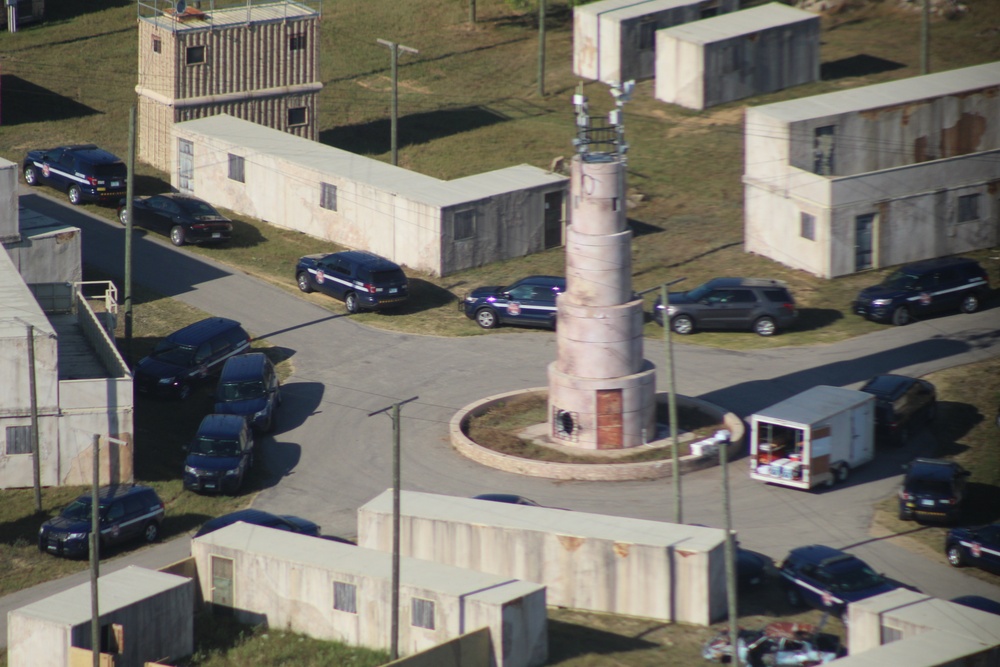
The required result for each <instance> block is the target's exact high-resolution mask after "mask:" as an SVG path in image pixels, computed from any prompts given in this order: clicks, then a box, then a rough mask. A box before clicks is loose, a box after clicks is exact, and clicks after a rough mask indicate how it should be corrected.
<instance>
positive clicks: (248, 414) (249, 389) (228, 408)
mask: <svg viewBox="0 0 1000 667" xmlns="http://www.w3.org/2000/svg"><path fill="white" fill-rule="evenodd" d="M279 405H281V386H280V383H279V382H278V374H277V372H275V370H274V364H272V363H271V360H270V359H268V358H267V355H265V354H264V353H263V352H249V353H247V354H240V355H237V356H235V357H229V359H227V360H226V365H225V366H223V367H222V373H220V374H219V384H218V386H217V387H216V388H215V412H216V413H217V414H230V415H242V416H243V417H244V418H245V419H246V420H247V421H249V422H250V425H251V426H253V428H255V429H256V430H258V431H272V430H274V426H275V423H276V422H275V415H274V412H275V410H277V408H278V406H279Z"/></svg>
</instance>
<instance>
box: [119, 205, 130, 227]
mask: <svg viewBox="0 0 1000 667" xmlns="http://www.w3.org/2000/svg"><path fill="white" fill-rule="evenodd" d="M118 222H120V223H122V224H123V225H127V224H128V209H127V208H125V207H124V206H123V207H122V209H121V210H120V211H118Z"/></svg>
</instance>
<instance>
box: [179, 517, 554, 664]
mask: <svg viewBox="0 0 1000 667" xmlns="http://www.w3.org/2000/svg"><path fill="white" fill-rule="evenodd" d="M191 555H192V556H193V557H194V559H195V561H196V563H197V565H198V581H199V584H200V586H201V591H202V594H203V595H204V598H205V601H206V602H210V603H212V604H213V605H217V606H221V607H227V608H231V609H233V612H234V613H235V614H236V617H237V618H239V619H240V620H242V621H244V622H248V623H260V622H263V621H266V622H267V623H268V624H269V625H270V626H272V627H276V628H290V629H292V630H294V631H295V632H301V633H304V634H307V635H309V636H312V637H317V638H320V639H331V640H337V641H342V642H346V643H348V644H354V645H360V646H368V647H371V648H388V647H389V646H390V630H391V609H392V605H391V600H392V585H391V584H392V555H391V554H390V553H385V552H383V551H375V550H371V549H365V548H361V547H357V546H354V545H351V544H343V543H340V542H334V541H331V540H323V539H317V538H315V537H309V536H306V535H298V534H294V533H288V532H286V531H280V530H275V529H273V528H264V527H261V526H252V525H250V524H246V523H242V522H240V523H236V524H233V525H231V526H227V527H225V528H223V529H221V530H217V531H214V532H212V533H209V534H207V535H203V536H202V537H197V538H195V539H193V540H192V541H191ZM545 605H546V601H545V587H544V586H540V585H538V584H533V583H528V582H523V581H515V580H512V579H511V578H509V577H500V576H495V575H490V574H484V573H482V572H476V571H473V570H469V569H462V568H459V567H454V566H448V565H444V564H441V563H432V562H427V561H421V560H417V559H415V558H402V559H401V560H400V615H399V649H400V653H401V654H402V655H408V654H413V653H417V652H420V651H423V650H424V649H428V648H430V647H433V646H437V645H439V644H441V643H443V642H445V641H448V640H450V639H454V638H456V637H459V636H462V635H465V634H467V633H469V632H471V631H473V630H477V629H479V628H483V627H486V628H489V631H490V638H491V641H492V652H493V663H492V664H495V665H497V667H534V666H535V665H542V664H544V663H545V661H546V658H547V656H548V634H547V616H546V608H545Z"/></svg>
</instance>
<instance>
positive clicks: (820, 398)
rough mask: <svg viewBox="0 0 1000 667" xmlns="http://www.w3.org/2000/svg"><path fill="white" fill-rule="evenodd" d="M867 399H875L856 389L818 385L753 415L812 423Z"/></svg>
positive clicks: (797, 422)
mask: <svg viewBox="0 0 1000 667" xmlns="http://www.w3.org/2000/svg"><path fill="white" fill-rule="evenodd" d="M869 400H874V397H873V396H872V395H871V394H868V393H866V392H863V391H858V390H857V389H845V388H844V387H830V386H827V385H818V386H816V387H812V388H810V389H806V390H805V391H804V392H802V393H801V394H796V395H795V396H792V397H791V398H786V399H785V400H783V401H781V402H780V403H775V404H774V405H772V406H771V407H769V408H764V409H763V410H758V411H757V412H755V413H754V415H753V416H755V417H765V418H767V419H778V420H781V421H785V422H792V423H796V424H815V423H816V422H818V421H822V420H824V419H826V418H827V417H829V416H831V415H835V414H837V413H839V412H842V411H844V410H847V409H848V408H853V407H854V406H856V405H859V404H861V403H864V402H865V401H869Z"/></svg>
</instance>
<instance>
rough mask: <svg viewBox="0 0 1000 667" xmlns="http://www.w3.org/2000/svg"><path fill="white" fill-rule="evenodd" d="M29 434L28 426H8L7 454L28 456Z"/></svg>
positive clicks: (29, 447) (29, 446)
mask: <svg viewBox="0 0 1000 667" xmlns="http://www.w3.org/2000/svg"><path fill="white" fill-rule="evenodd" d="M31 433H32V431H31V427H30V426H8V427H7V454H8V455H10V454H30V453H31Z"/></svg>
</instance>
